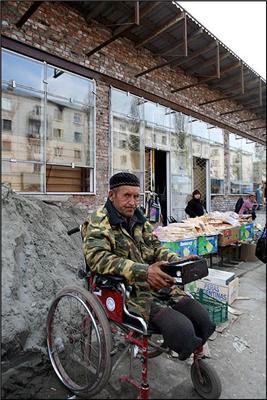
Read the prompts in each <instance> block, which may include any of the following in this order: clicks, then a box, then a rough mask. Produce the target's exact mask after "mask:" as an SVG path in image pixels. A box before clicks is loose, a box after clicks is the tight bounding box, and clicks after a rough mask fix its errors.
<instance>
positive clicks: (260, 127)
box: [250, 125, 266, 131]
mask: <svg viewBox="0 0 267 400" xmlns="http://www.w3.org/2000/svg"><path fill="white" fill-rule="evenodd" d="M264 128H266V125H264V126H258V127H257V128H250V130H251V131H255V130H256V129H264Z"/></svg>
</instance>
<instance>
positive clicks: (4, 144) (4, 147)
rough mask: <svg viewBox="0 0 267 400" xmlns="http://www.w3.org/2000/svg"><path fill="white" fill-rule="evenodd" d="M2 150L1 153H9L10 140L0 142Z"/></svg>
mask: <svg viewBox="0 0 267 400" xmlns="http://www.w3.org/2000/svg"><path fill="white" fill-rule="evenodd" d="M2 150H3V151H11V141H10V140H3V141H2Z"/></svg>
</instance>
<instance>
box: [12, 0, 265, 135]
mask: <svg viewBox="0 0 267 400" xmlns="http://www.w3.org/2000/svg"><path fill="white" fill-rule="evenodd" d="M38 3H41V2H33V4H32V6H30V8H29V10H28V11H27V12H26V13H25V15H24V16H23V17H22V18H21V20H20V21H18V22H17V26H22V24H23V23H24V22H25V21H26V20H27V19H28V18H29V17H30V16H31V15H32V13H33V12H34V11H35V10H36V9H37V7H38V6H37V5H38ZM53 3H54V4H57V2H53ZM62 3H64V4H65V6H67V7H71V8H74V9H76V10H77V11H78V12H79V13H80V14H81V15H82V16H83V17H84V19H85V21H86V23H87V24H88V25H89V26H94V27H95V29H98V27H99V28H101V26H102V25H104V26H106V27H108V28H109V29H110V31H111V36H110V38H109V39H108V40H106V41H104V42H102V43H97V44H96V46H95V47H93V48H89V49H87V51H86V56H87V57H91V56H93V54H95V53H96V52H98V51H100V50H101V49H103V48H105V47H107V46H108V45H109V44H110V43H112V42H113V41H115V40H117V39H118V38H120V37H127V38H128V39H130V40H132V41H133V42H134V43H135V47H136V48H141V47H145V48H146V49H148V50H149V51H151V52H152V53H153V54H154V55H155V56H158V57H156V60H157V58H158V62H157V63H156V64H155V65H154V66H153V67H151V68H142V67H141V66H140V67H138V66H137V68H136V69H137V70H136V74H135V77H136V78H137V79H139V78H140V77H141V76H145V75H148V74H152V73H153V71H155V70H157V69H160V68H164V67H165V66H167V65H170V66H171V67H172V69H176V68H177V70H181V69H182V70H183V71H184V72H185V74H186V75H187V76H188V77H189V79H188V82H186V83H185V84H184V85H180V86H177V87H173V88H171V89H170V92H171V93H177V92H179V93H182V94H183V95H185V96H186V91H187V89H189V88H191V89H194V88H195V90H198V87H199V86H201V85H207V86H208V87H210V88H211V89H215V90H218V91H219V92H220V93H219V94H217V95H216V94H215V93H214V96H213V97H212V98H207V99H204V100H203V101H202V102H201V103H199V104H198V106H199V107H201V108H206V109H207V112H208V107H209V105H211V106H212V105H213V104H214V103H216V102H220V101H225V100H226V101H227V100H228V99H229V100H232V101H234V102H235V103H236V104H235V105H233V109H232V110H229V111H226V112H222V113H221V114H220V115H221V116H223V115H227V114H232V113H236V114H237V115H238V113H240V112H241V111H245V110H250V111H252V112H253V113H254V114H256V117H257V118H255V119H254V118H253V120H254V121H257V120H258V122H257V124H258V127H257V128H256V127H254V128H252V129H260V128H261V127H263V122H264V121H262V120H265V119H266V81H265V80H264V79H263V78H262V77H261V76H260V75H259V74H257V73H256V72H255V71H254V70H253V69H252V68H250V67H249V66H248V65H247V64H246V63H245V62H243V61H242V60H241V59H240V58H239V57H238V56H237V55H236V54H235V53H234V52H232V51H231V50H230V49H229V48H227V47H226V46H225V45H224V44H223V43H222V42H221V41H219V40H218V39H217V38H216V37H215V36H214V35H213V34H212V33H211V32H209V31H208V30H207V29H206V28H205V27H204V26H203V25H201V24H200V23H199V22H198V21H197V20H196V19H195V18H194V17H192V16H191V15H190V14H189V13H188V12H187V11H185V10H184V9H183V8H182V7H180V6H179V4H178V3H174V2H172V1H166V0H164V1H63V2H62ZM259 51H260V50H259ZM250 121H252V119H251V120H250ZM250 121H246V120H244V117H243V118H242V115H240V121H238V122H237V123H239V124H241V125H242V124H244V128H243V129H245V130H248V131H249V130H250V129H251V128H250V126H249V123H250ZM239 126H240V125H239ZM252 129H251V130H252Z"/></svg>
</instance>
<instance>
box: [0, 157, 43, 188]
mask: <svg viewBox="0 0 267 400" xmlns="http://www.w3.org/2000/svg"><path fill="white" fill-rule="evenodd" d="M37 166H38V168H37ZM2 168H3V169H2V182H3V183H6V184H9V185H11V187H12V189H13V190H16V191H20V192H40V191H43V190H44V188H43V183H42V174H43V171H42V167H41V166H40V164H33V163H23V162H15V163H14V162H9V161H2Z"/></svg>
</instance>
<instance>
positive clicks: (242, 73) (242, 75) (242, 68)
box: [240, 62, 245, 94]
mask: <svg viewBox="0 0 267 400" xmlns="http://www.w3.org/2000/svg"><path fill="white" fill-rule="evenodd" d="M240 72H241V75H240V78H241V93H243V94H244V93H245V83H244V65H243V62H241V71H240Z"/></svg>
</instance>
